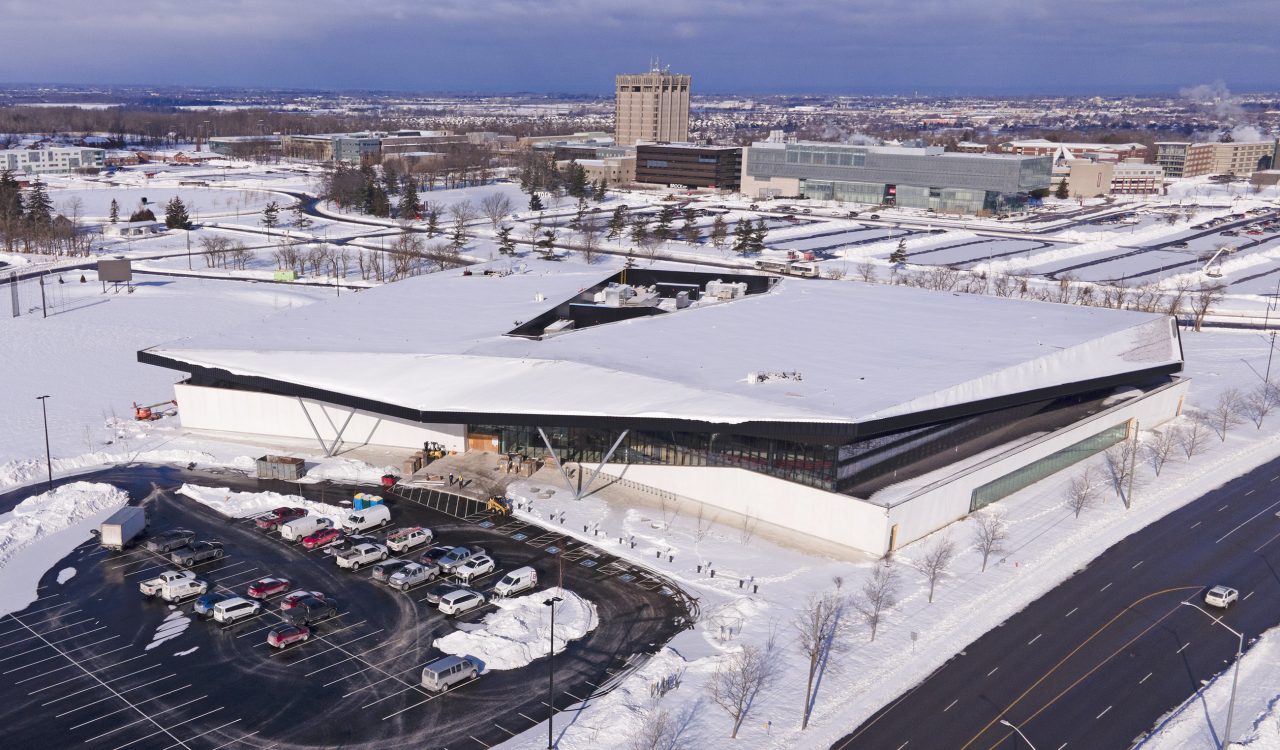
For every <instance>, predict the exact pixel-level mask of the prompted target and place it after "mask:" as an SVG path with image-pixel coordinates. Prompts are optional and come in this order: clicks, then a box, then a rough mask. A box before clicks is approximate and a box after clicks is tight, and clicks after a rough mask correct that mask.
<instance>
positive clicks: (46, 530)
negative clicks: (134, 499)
mask: <svg viewBox="0 0 1280 750" xmlns="http://www.w3.org/2000/svg"><path fill="white" fill-rule="evenodd" d="M127 502H129V493H127V492H125V491H124V490H121V489H118V488H116V487H113V486H111V485H109V484H101V483H90V482H72V483H70V484H64V485H62V486H61V487H58V488H56V489H54V490H53V491H52V492H44V493H41V494H39V495H33V496H31V497H29V498H27V499H26V500H23V501H22V502H20V503H18V505H17V506H16V507H14V509H13V510H12V511H11V512H9V513H5V514H4V515H0V614H7V613H9V612H17V611H19V610H22V609H25V608H26V607H27V605H29V604H30V603H31V602H33V601H35V599H36V584H37V583H38V582H39V580H40V577H41V576H42V575H43V574H44V571H46V570H48V569H49V568H50V567H52V566H53V564H54V563H56V562H57V561H58V560H61V559H62V558H63V557H66V556H67V555H68V554H70V552H71V550H73V549H75V547H76V545H78V544H80V543H81V542H83V541H84V540H85V539H87V538H88V537H89V530H90V529H92V528H93V527H94V526H96V525H97V524H98V523H101V521H102V520H103V519H104V518H106V517H107V516H108V515H110V513H111V512H112V511H114V510H115V509H116V508H119V507H120V506H122V505H124V504H125V503H127ZM64 531H65V532H69V533H65V534H60V533H59V532H64Z"/></svg>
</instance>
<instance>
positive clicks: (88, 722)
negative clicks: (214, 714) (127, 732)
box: [67, 683, 200, 732]
mask: <svg viewBox="0 0 1280 750" xmlns="http://www.w3.org/2000/svg"><path fill="white" fill-rule="evenodd" d="M189 687H191V684H190V683H188V684H186V685H183V686H182V687H180V688H174V689H173V690H170V691H168V692H166V693H161V694H159V695H156V696H152V697H150V698H147V699H146V700H141V701H138V702H137V703H134V704H132V706H133V707H134V708H136V707H137V706H141V705H142V704H144V703H150V702H151V701H154V700H159V699H161V698H163V697H165V696H167V695H173V694H174V693H177V692H181V691H183V690H186V689H187V688H189ZM196 700H200V699H199V698H196ZM128 710H129V706H126V707H125V708H117V709H116V710H114V711H108V712H107V713H105V714H103V715H101V716H98V717H96V718H93V719H89V720H88V721H82V722H80V723H79V724H76V725H75V726H73V727H70V728H68V729H67V731H68V732H71V731H75V730H77V729H79V728H80V727H87V726H89V725H90V724H92V723H93V722H95V721H101V720H102V719H105V718H107V717H108V716H115V715H116V714H118V713H120V712H121V711H128ZM137 710H138V713H141V714H142V715H143V716H146V714H145V713H143V712H142V710H141V709H137ZM134 723H135V724H136V723H137V722H134ZM153 723H154V722H153Z"/></svg>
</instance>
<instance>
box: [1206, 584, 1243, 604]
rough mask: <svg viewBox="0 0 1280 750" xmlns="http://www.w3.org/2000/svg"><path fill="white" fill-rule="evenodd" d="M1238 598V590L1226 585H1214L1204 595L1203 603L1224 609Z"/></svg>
mask: <svg viewBox="0 0 1280 750" xmlns="http://www.w3.org/2000/svg"><path fill="white" fill-rule="evenodd" d="M1239 598H1240V592H1239V591H1236V590H1235V589H1233V588H1228V587H1227V586H1214V587H1213V588H1211V589H1209V593H1207V594H1205V595H1204V603H1205V604H1208V605H1210V606H1213V607H1222V608H1223V609H1226V608H1227V607H1230V606H1231V605H1232V604H1235V603H1236V600H1237V599H1239Z"/></svg>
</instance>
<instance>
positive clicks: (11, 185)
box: [0, 169, 25, 251]
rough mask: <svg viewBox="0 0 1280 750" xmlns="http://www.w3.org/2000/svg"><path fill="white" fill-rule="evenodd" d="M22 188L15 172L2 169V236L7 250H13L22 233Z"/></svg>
mask: <svg viewBox="0 0 1280 750" xmlns="http://www.w3.org/2000/svg"><path fill="white" fill-rule="evenodd" d="M24 212H25V211H24V208H23V202H22V189H21V188H20V187H19V186H18V180H17V179H16V178H15V177H14V176H13V172H10V171H9V170H7V169H5V170H3V171H0V236H3V237H4V245H5V249H6V250H10V251H11V250H13V243H14V240H16V239H17V235H18V234H19V233H20V227H21V226H22V216H23V213H24Z"/></svg>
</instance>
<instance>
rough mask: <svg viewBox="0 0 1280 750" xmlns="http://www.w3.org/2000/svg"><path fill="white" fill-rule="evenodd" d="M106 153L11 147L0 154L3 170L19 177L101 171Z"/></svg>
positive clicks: (78, 149) (92, 150) (73, 148)
mask: <svg viewBox="0 0 1280 750" xmlns="http://www.w3.org/2000/svg"><path fill="white" fill-rule="evenodd" d="M106 153H107V152H106V150H105V149H100V148H80V147H55V148H12V149H7V150H4V151H0V171H4V170H6V169H7V170H9V171H10V172H13V173H14V174H18V175H22V174H71V173H73V172H78V171H80V170H82V169H95V168H101V167H102V166H103V163H104V161H105V159H106Z"/></svg>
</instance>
